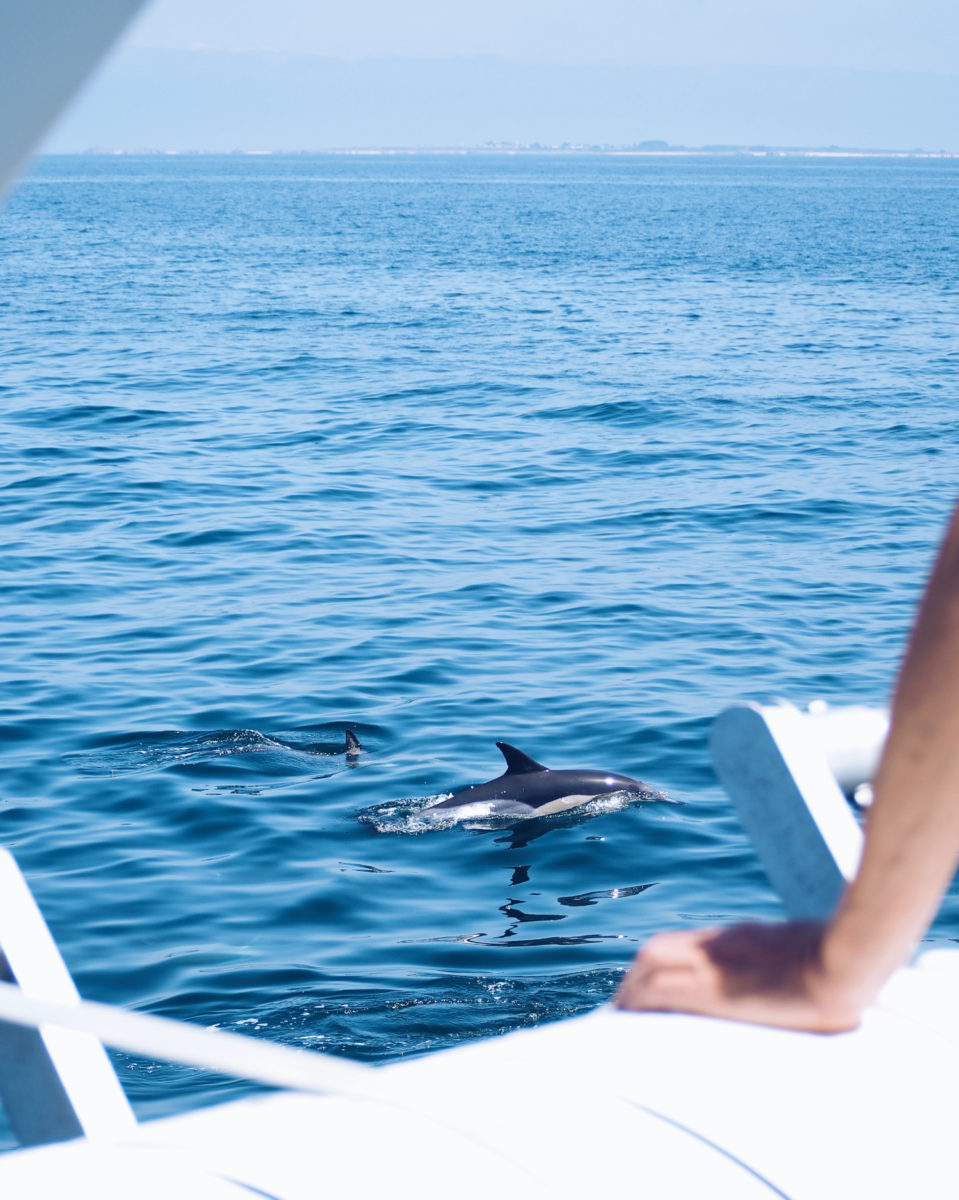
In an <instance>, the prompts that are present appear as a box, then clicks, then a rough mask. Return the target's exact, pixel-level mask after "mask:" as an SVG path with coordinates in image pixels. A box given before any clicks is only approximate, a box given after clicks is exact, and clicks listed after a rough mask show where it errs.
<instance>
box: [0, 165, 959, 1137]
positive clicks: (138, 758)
mask: <svg viewBox="0 0 959 1200" xmlns="http://www.w3.org/2000/svg"><path fill="white" fill-rule="evenodd" d="M957 280H959V163H957V162H953V161H949V160H919V159H904V160H882V159H871V160H825V159H789V160H785V159H767V158H757V159H752V158H708V157H703V158H688V159H682V158H680V159H669V160H663V159H653V158H638V157H622V156H562V155H556V156H552V155H546V154H541V155H528V156H524V155H515V156H509V155H488V156H487V155H465V156H452V155H448V156H442V155H437V156H431V155H416V156H388V155H381V156H315V157H312V156H299V157H288V158H285V157H250V156H230V157H196V158H161V157H143V158H135V157H129V158H98V157H78V158H47V159H44V160H41V161H40V162H38V163H37V164H36V165H35V166H34V167H33V169H32V170H31V172H30V174H29V175H28V176H27V177H26V179H25V180H24V181H22V182H21V184H20V185H19V187H18V188H17V190H16V191H15V193H14V194H13V196H12V197H11V198H9V199H8V201H7V204H6V207H5V208H4V209H3V211H2V212H0V356H2V357H0V362H2V373H0V423H2V437H0V463H2V466H0V522H2V524H0V528H2V540H3V544H4V545H3V551H4V552H3V557H2V560H0V561H2V569H3V577H2V589H3V605H2V617H0V621H2V633H0V637H2V647H3V663H2V682H0V703H2V710H3V716H2V731H0V732H2V774H0V840H2V843H3V844H5V845H6V846H8V847H10V848H11V849H12V850H13V852H14V853H15V854H16V856H17V858H18V860H19V862H20V864H21V866H22V868H23V869H24V871H25V872H26V874H27V876H28V878H29V881H30V883H31V886H32V887H33V889H34V891H35V894H36V896H37V898H38V900H39V902H40V904H41V906H42V908H43V911H44V913H45V914H46V916H47V919H48V921H49V923H50V925H51V927H52V928H53V930H54V933H55V935H56V937H57V939H58V941H59V944H60V946H61V948H62V950H63V953H64V955H65V957H66V959H67V962H68V964H69V966H70V968H71V970H72V971H73V973H74V975H75V977H76V979H77V982H78V985H79V987H80V989H81V991H82V992H83V994H85V995H86V996H88V997H90V998H92V999H98V1000H103V1001H108V1002H114V1003H118V1004H123V1005H126V1006H129V1007H133V1008H137V1009H141V1010H143V1011H147V1012H153V1013H159V1014H164V1015H168V1016H175V1017H179V1018H183V1019H186V1020H190V1021H193V1022H196V1023H199V1024H200V1025H218V1026H219V1027H221V1028H227V1029H236V1030H241V1031H247V1032H252V1033H254V1034H255V1035H257V1036H262V1037H266V1038H271V1039H274V1040H276V1041H279V1042H286V1043H290V1044H294V1045H306V1046H312V1047H315V1048H318V1049H326V1050H329V1051H332V1052H335V1053H341V1054H346V1055H349V1056H352V1057H354V1058H358V1059H363V1060H367V1061H383V1060H389V1059H393V1058H396V1057H397V1056H400V1055H404V1054H417V1053H421V1052H424V1051H427V1050H430V1049H433V1048H437V1047H443V1046H448V1045H450V1044H452V1043H455V1042H457V1041H459V1040H461V1039H464V1038H474V1037H478V1036H484V1035H489V1034H495V1033H499V1032H501V1031H504V1030H508V1029H513V1028H516V1027H519V1026H523V1025H529V1024H531V1023H535V1022H539V1021H547V1020H552V1019H556V1018H559V1017H562V1016H563V1015H566V1014H570V1013H576V1012H581V1011H584V1010H586V1009H589V1008H591V1007H593V1006H595V1005H597V1004H599V1003H601V1002H602V1001H604V1000H605V999H606V998H607V997H608V996H609V995H610V993H611V991H612V990H613V988H614V987H615V985H616V982H617V980H618V978H619V977H620V975H621V973H622V971H623V969H624V968H625V966H626V964H627V963H628V961H629V959H630V958H631V956H632V955H633V953H634V952H635V950H636V948H637V946H638V945H639V944H640V943H641V941H642V940H643V939H644V938H645V937H646V936H647V935H648V934H650V933H651V932H653V931H655V930H657V929H660V928H664V927H684V926H691V925H694V924H696V923H700V922H712V921H731V920H737V919H742V918H747V917H759V918H768V917H774V916H776V915H777V914H778V912H779V911H780V910H779V907H778V903H777V901H776V899H775V897H774V896H773V894H772V893H771V891H770V889H769V887H768V885H767V883H766V881H765V879H764V877H763V874H762V871H761V869H760V867H759V865H758V863H757V861H756V859H755V856H754V854H753V852H752V850H751V848H750V846H749V844H748V842H747V841H746V839H745V837H744V835H743V834H742V832H741V830H740V829H739V827H738V825H737V822H736V819H735V817H734V815H733V813H732V812H731V809H730V806H729V804H728V803H727V801H726V799H725V797H724V795H723V793H722V791H721V790H720V788H719V787H718V784H717V782H716V780H715V777H714V775H713V773H712V770H711V767H710V763H709V758H708V753H707V744H706V739H707V733H708V728H709V723H710V720H711V718H712V717H713V716H714V715H715V714H716V713H717V712H718V711H719V710H720V709H721V708H723V707H724V706H725V705H726V704H727V703H729V702H732V701H736V700H740V699H760V700H762V699H769V698H771V697H775V696H785V697H788V698H790V699H792V700H794V701H795V702H797V703H806V702H808V701H810V700H812V699H815V698H819V697H823V698H825V699H827V700H831V701H836V702H842V701H867V702H883V701H885V700H886V698H887V697H888V693H889V690H890V687H891V684H892V681H893V679H894V673H895V669H896V663H897V660H898V657H899V655H900V653H901V649H902V646H903V641H904V638H905V636H906V633H907V631H908V627H909V623H910V620H911V616H912V612H913V609H914V606H915V603H916V600H917V597H918V594H919V589H920V587H921V584H922V580H923V577H924V574H925V572H926V570H927V568H928V565H929V562H930V559H931V556H932V554H933V552H934V549H935V545H936V542H937V538H938V536H939V533H940V531H941V528H942V524H943V522H944V520H945V518H946V516H947V514H948V511H949V509H950V507H951V505H952V503H953V501H954V499H955V495H956V491H957V471H956V454H957V449H959V426H957V418H956V413H957V404H956V400H957V382H959V381H957V367H959V351H957V342H956V329H957V325H959V288H957ZM347 728H349V729H351V730H354V731H355V732H356V733H357V735H358V736H359V738H360V740H361V742H362V744H363V747H364V751H363V753H362V754H361V755H359V756H358V758H355V759H348V758H347V757H346V756H345V755H344V754H343V753H342V748H343V744H344V731H345V730H346V729H347ZM497 740H505V741H508V742H511V743H514V744H516V745H518V746H520V747H521V748H522V749H523V750H525V751H526V752H527V753H529V754H531V755H532V756H533V757H535V758H538V759H540V760H541V761H544V762H546V763H547V764H549V765H552V766H566V767H569V766H589V767H597V768H602V769H608V770H612V771H617V772H621V773H626V774H630V775H634V776H637V777H638V778H640V779H642V780H644V781H646V782H648V783H649V784H650V785H651V787H653V788H656V789H658V790H659V791H660V792H661V793H662V794H663V795H662V797H661V798H656V797H654V796H651V797H649V798H645V799H636V798H631V799H627V798H623V797H620V798H618V799H615V800H614V801H612V802H606V803H597V804H594V805H592V806H590V807H589V808H588V809H587V810H585V811H584V812H582V813H579V814H575V815H569V816H565V817H556V818H546V819H543V820H541V821H538V822H533V823H531V824H529V823H527V824H526V825H520V826H517V825H515V824H514V825H512V826H511V825H509V824H507V823H503V822H499V823H497V822H486V823H483V822H478V823H473V824H469V823H467V824H465V825H463V824H455V825H445V826H444V825H438V824H436V823H430V822H429V821H428V820H426V819H424V818H423V817H422V816H421V810H422V808H423V807H424V804H425V803H426V802H427V800H428V798H431V797H432V798H436V797H439V796H442V795H445V794H448V793H449V792H450V791H452V790H453V789H454V788H458V787H462V786H464V785H465V784H468V783H471V782H478V781H481V780H484V779H487V778H490V777H492V776H493V775H495V774H498V773H499V772H500V770H501V760H500V757H499V754H498V752H497V750H496V748H495V742H496V741H497ZM932 936H933V937H935V938H940V939H941V938H951V939H955V938H959V905H957V902H956V895H955V893H951V894H950V897H949V898H947V902H946V905H945V906H944V909H943V912H942V913H941V914H940V918H939V920H938V922H937V924H936V926H935V927H934V930H933V934H932ZM116 1062H117V1066H118V1070H119V1071H120V1074H121V1076H122V1078H123V1080H124V1083H125V1085H126V1086H127V1089H128V1092H129V1094H130V1095H131V1098H132V1099H133V1101H134V1104H135V1106H136V1107H137V1109H138V1111H139V1112H140V1113H141V1114H143V1115H146V1116H149V1115H156V1114H159V1113H165V1112H170V1111H174V1110H176V1109H177V1108H178V1107H182V1106H183V1105H184V1104H185V1103H187V1101H188V1099H189V1101H190V1102H192V1101H193V1100H195V1099H197V1098H200V1099H207V1100H208V1099H214V1098H217V1097H221V1096H224V1095H227V1094H239V1093H240V1092H242V1090H243V1086H244V1085H240V1084H237V1083H233V1082H230V1081H224V1080H221V1079H217V1078H214V1077H212V1076H208V1075H205V1074H203V1073H201V1072H195V1071H192V1070H188V1069H185V1068H181V1067H174V1066H169V1065H164V1064H156V1063H149V1062H143V1061H140V1060H137V1059H134V1058H131V1057H129V1056H124V1055H117V1056H116Z"/></svg>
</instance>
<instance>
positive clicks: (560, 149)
mask: <svg viewBox="0 0 959 1200" xmlns="http://www.w3.org/2000/svg"><path fill="white" fill-rule="evenodd" d="M52 153H53V154H54V155H56V156H63V157H71V156H72V154H73V152H69V151H55V152H52ZM80 153H82V154H85V155H105V156H108V155H113V156H116V157H121V156H141V157H142V156H148V155H153V156H158V157H164V156H166V157H187V156H190V155H217V156H222V155H224V154H227V155H229V154H244V155H250V156H253V157H256V156H269V155H276V156H289V157H297V156H308V155H311V154H343V155H350V154H355V155H380V154H382V155H416V154H464V155H466V154H476V155H494V154H569V155H577V154H593V155H596V154H608V155H637V156H640V155H645V156H649V157H662V158H669V157H682V156H690V155H696V156H702V157H706V156H709V157H724V156H725V157H735V156H746V157H753V158H959V153H956V152H953V151H948V150H924V149H922V148H921V147H916V148H914V149H912V150H892V149H870V148H865V147H851V146H747V145H743V146H734V145H728V146H727V145H715V146H713V145H710V146H674V145H670V144H669V143H667V142H658V141H647V142H637V143H636V144H635V145H623V146H616V145H574V144H572V143H570V142H562V143H561V144H559V145H547V144H544V143H540V142H529V143H525V142H523V143H521V142H486V143H484V144H483V145H480V146H318V147H316V148H315V149H311V150H284V149H253V148H249V149H240V148H237V149H234V150H202V149H196V150H164V149H160V148H157V147H152V146H143V147H138V148H136V149H114V148H111V147H108V146H90V147H88V148H87V149H85V150H83V151H81V152H80Z"/></svg>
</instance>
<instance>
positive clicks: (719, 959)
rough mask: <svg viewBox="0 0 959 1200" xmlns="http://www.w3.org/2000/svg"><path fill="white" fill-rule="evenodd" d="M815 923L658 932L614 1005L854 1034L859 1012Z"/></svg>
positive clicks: (639, 956)
mask: <svg viewBox="0 0 959 1200" xmlns="http://www.w3.org/2000/svg"><path fill="white" fill-rule="evenodd" d="M825 930H826V927H825V926H824V925H822V924H820V923H818V922H814V921H790V922H788V923H785V924H780V925H759V924H750V925H734V926H732V927H731V928H729V929H716V928H712V929H699V930H695V931H692V932H682V933H660V934H657V935H656V936H655V937H653V938H651V939H650V940H649V941H648V942H647V943H646V945H645V946H644V947H643V948H642V950H640V952H639V953H638V954H637V956H636V958H635V960H634V961H633V965H632V966H631V967H630V969H629V971H628V972H627V973H626V975H625V976H624V978H623V981H622V983H621V984H620V986H619V989H618V991H617V992H616V995H615V997H614V1000H613V1002H614V1003H615V1004H616V1006H617V1007H618V1008H625V1009H643V1010H647V1009H657V1010H664V1009H665V1010H669V1011H677V1012H689V1013H699V1014H702V1015H705V1016H713V1017H725V1018H727V1019H729V1020H733V1021H750V1022H753V1023H755V1024H758V1025H776V1026H780V1027H783V1028H787V1029H801V1030H808V1031H812V1032H817V1033H837V1032H840V1031H842V1030H846V1029H854V1028H855V1027H856V1025H858V1023H859V1015H860V1014H859V1011H858V1008H857V1007H856V1005H855V1004H854V1003H852V1002H851V1001H850V1000H849V999H848V998H847V997H845V996H844V995H843V994H842V993H841V991H840V990H839V989H838V988H836V987H834V986H832V985H831V984H830V981H829V980H828V979H827V978H826V976H825V975H824V973H823V971H822V968H821V949H822V943H823V937H824V934H825Z"/></svg>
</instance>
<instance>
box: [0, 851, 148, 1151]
mask: <svg viewBox="0 0 959 1200" xmlns="http://www.w3.org/2000/svg"><path fill="white" fill-rule="evenodd" d="M0 980H3V981H4V982H6V983H13V984H16V985H17V986H18V987H19V988H20V990H21V991H22V992H23V993H24V994H25V995H27V996H30V997H31V998H33V999H35V1000H47V1001H57V1002H59V1003H62V1004H76V1003H78V1002H79V999H80V997H79V994H78V992H77V989H76V987H75V985H74V983H73V979H72V978H71V976H70V972H69V971H68V970H67V966H66V964H65V963H64V961H63V958H62V957H61V955H60V951H59V950H58V949H57V945H56V943H55V942H54V940H53V936H52V935H51V933H50V930H49V929H48V928H47V924H46V922H45V921H44V919H43V916H42V915H41V913H40V910H39V908H38V907H37V904H36V902H35V900H34V899H33V896H32V894H31V892H30V889H29V887H28V886H27V882H26V880H25V879H24V877H23V875H22V874H21V873H20V868H19V867H18V866H17V863H16V861H15V859H14V857H13V855H12V854H10V853H9V851H7V850H0ZM0 1101H2V1103H3V1107H4V1110H5V1111H6V1115H7V1119H8V1120H9V1122H10V1127H11V1129H12V1130H13V1133H14V1135H15V1136H16V1137H17V1139H18V1140H19V1142H20V1144H21V1145H24V1146H36V1145H41V1144H43V1143H46V1142H61V1141H66V1140H68V1139H70V1138H75V1137H101V1138H103V1137H105V1138H111V1139H112V1138H118V1137H122V1136H124V1135H126V1134H129V1133H130V1132H131V1131H132V1130H133V1129H134V1128H135V1127H136V1118H135V1117H134V1115H133V1110H132V1109H131V1108H130V1105H129V1102H128V1101H127V1098H126V1096H125V1095H124V1093H123V1089H122V1088H121V1086H120V1081H119V1080H118V1079H117V1076H116V1072H115V1071H114V1070H113V1066H112V1064H111V1062H110V1059H109V1058H108V1057H107V1053H106V1051H105V1050H104V1048H103V1046H102V1045H101V1044H100V1042H99V1041H98V1040H97V1039H96V1038H95V1037H93V1036H91V1035H90V1034H88V1033H77V1032H73V1031H71V1030H66V1029H56V1028H53V1027H50V1026H45V1027H42V1028H40V1029H29V1028H25V1027H23V1026H19V1025H14V1024H11V1023H8V1022H5V1021H0Z"/></svg>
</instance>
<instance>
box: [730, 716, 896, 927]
mask: <svg viewBox="0 0 959 1200" xmlns="http://www.w3.org/2000/svg"><path fill="white" fill-rule="evenodd" d="M832 711H834V712H835V714H836V715H837V718H841V717H842V714H843V710H842V709H836V710H832ZM859 711H860V713H862V712H873V713H875V710H862V709H860V710H859ZM880 717H882V714H880ZM841 724H842V729H843V730H844V731H852V730H853V729H855V730H857V731H861V732H862V734H863V736H864V737H865V739H866V740H867V741H868V742H869V745H868V746H865V747H864V748H863V749H862V751H861V752H859V753H858V757H856V758H855V763H856V764H857V767H856V769H858V766H859V764H862V768H863V770H865V769H866V768H867V767H868V765H869V764H870V763H874V762H875V761H876V760H877V759H878V754H879V752H880V750H881V746H882V737H883V736H884V733H885V724H884V721H883V719H878V720H866V719H862V720H859V721H857V722H850V721H849V720H844V721H842V722H841ZM827 728H831V725H829V724H828V723H827V722H824V720H823V711H822V710H821V709H818V708H814V710H813V713H812V714H806V713H802V712H800V711H799V709H797V708H795V707H794V706H793V705H791V704H786V703H781V704H776V705H762V706H761V705H758V704H737V705H734V706H733V707H731V708H728V709H726V710H725V711H724V712H722V713H720V714H719V716H718V717H717V718H716V720H715V721H714V722H713V728H712V732H711V735H710V745H711V749H712V757H713V763H714V765H715V767H716V771H717V774H718V775H719V778H720V780H721V782H722V784H723V786H724V787H725V789H726V791H727V792H728V793H729V795H730V797H731V799H732V800H733V803H734V804H735V806H736V809H737V812H738V814H739V818H740V820H741V822H742V824H743V828H744V829H745V830H746V833H747V834H748V835H749V838H750V840H751V842H752V844H753V846H754V847H755V849H756V852H757V854H758V855H759V858H760V861H761V862H762V864H763V867H764V868H765V871H766V874H767V876H768V877H769V881H770V883H772V885H773V887H774V888H775V889H776V891H777V892H778V894H779V896H780V899H781V900H782V902H783V904H784V905H785V907H786V911H787V912H788V914H789V916H790V917H792V918H794V919H798V920H825V919H827V918H828V917H829V916H830V915H831V914H832V913H833V911H834V910H835V907H836V905H837V903H838V901H839V897H840V895H841V894H842V890H843V888H844V887H845V884H846V882H847V880H849V879H852V877H853V876H854V875H855V873H856V870H857V868H858V866H859V856H860V854H861V852H862V831H861V830H860V828H859V825H858V822H857V821H856V818H855V816H854V815H853V812H852V809H851V807H850V805H849V803H848V802H847V800H846V798H845V796H844V795H843V791H842V788H841V787H840V785H839V783H838V782H837V778H836V774H835V773H834V770H833V768H832V766H831V765H830V761H831V760H832V762H833V763H836V762H838V760H839V758H840V757H841V756H840V755H839V751H838V749H837V747H836V746H835V745H832V741H834V740H835V739H830V738H828V737H826V736H825V735H826V732H827ZM836 729H837V730H838V729H839V725H838V724H837V725H836ZM850 754H851V751H850ZM848 757H849V756H847V758H848ZM844 761H845V760H844ZM850 761H851V759H850ZM843 783H844V785H847V783H848V781H847V780H845V779H844V780H843Z"/></svg>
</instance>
